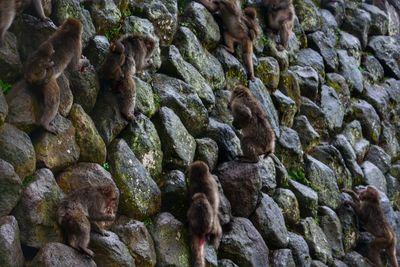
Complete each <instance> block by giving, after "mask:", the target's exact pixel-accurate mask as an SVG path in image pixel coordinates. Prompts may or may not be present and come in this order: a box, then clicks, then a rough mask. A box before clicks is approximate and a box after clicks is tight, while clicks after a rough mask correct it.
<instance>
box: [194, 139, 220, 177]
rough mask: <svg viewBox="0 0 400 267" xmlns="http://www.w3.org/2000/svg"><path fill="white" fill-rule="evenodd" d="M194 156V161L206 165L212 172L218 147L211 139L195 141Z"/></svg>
mask: <svg viewBox="0 0 400 267" xmlns="http://www.w3.org/2000/svg"><path fill="white" fill-rule="evenodd" d="M196 143H197V145H196V154H195V156H194V159H195V160H201V161H203V162H205V163H207V165H208V167H209V169H210V170H211V171H212V170H214V168H215V167H216V166H217V162H218V145H217V143H216V142H215V141H214V140H212V139H211V138H202V139H196Z"/></svg>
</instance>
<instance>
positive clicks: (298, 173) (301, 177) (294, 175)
mask: <svg viewBox="0 0 400 267" xmlns="http://www.w3.org/2000/svg"><path fill="white" fill-rule="evenodd" d="M288 175H289V177H290V178H291V179H292V180H295V181H297V182H299V183H301V184H304V185H306V186H311V182H310V181H309V180H308V179H307V178H306V176H305V174H304V169H303V168H302V167H299V168H290V169H289V170H288Z"/></svg>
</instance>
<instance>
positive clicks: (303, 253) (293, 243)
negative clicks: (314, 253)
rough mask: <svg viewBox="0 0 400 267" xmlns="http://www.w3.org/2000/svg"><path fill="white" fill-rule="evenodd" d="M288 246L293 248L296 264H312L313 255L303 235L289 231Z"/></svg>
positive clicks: (308, 266) (307, 266) (308, 265)
mask: <svg viewBox="0 0 400 267" xmlns="http://www.w3.org/2000/svg"><path fill="white" fill-rule="evenodd" d="M288 247H289V248H290V249H291V250H292V254H293V258H294V261H295V263H296V266H304V267H310V266H311V260H312V259H311V256H310V251H309V249H308V245H307V242H306V241H305V240H304V238H303V237H302V236H301V235H298V234H295V233H292V232H289V244H288Z"/></svg>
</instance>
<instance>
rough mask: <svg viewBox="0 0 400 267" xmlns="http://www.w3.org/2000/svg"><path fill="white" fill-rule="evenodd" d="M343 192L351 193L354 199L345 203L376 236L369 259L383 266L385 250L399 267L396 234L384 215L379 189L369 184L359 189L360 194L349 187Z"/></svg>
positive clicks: (376, 264) (391, 260)
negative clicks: (381, 253)
mask: <svg viewBox="0 0 400 267" xmlns="http://www.w3.org/2000/svg"><path fill="white" fill-rule="evenodd" d="M343 192H346V193H348V194H350V196H351V198H352V200H353V201H345V204H348V205H350V206H351V207H352V208H353V209H354V211H355V213H356V215H357V217H358V218H359V219H360V221H361V222H362V223H363V227H364V228H365V230H367V231H368V232H369V233H370V234H372V235H373V236H374V237H375V239H374V240H373V241H372V243H371V248H370V251H369V253H368V259H369V260H370V261H371V262H372V263H373V264H374V266H377V267H383V266H384V265H383V263H382V260H381V257H380V252H381V250H385V251H386V253H387V255H388V256H389V261H390V264H391V266H392V267H398V266H399V265H398V263H397V259H396V235H395V233H394V231H393V230H392V228H391V227H390V225H389V224H388V222H387V221H386V219H385V217H384V215H383V210H382V207H381V203H380V200H379V192H378V190H377V189H376V188H374V187H373V186H367V187H366V188H365V189H363V190H361V191H359V192H358V194H357V193H355V192H354V191H352V190H349V189H343Z"/></svg>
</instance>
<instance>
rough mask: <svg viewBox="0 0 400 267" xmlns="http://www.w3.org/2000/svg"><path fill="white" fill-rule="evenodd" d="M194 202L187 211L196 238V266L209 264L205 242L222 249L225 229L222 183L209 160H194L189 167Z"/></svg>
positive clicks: (190, 226)
mask: <svg viewBox="0 0 400 267" xmlns="http://www.w3.org/2000/svg"><path fill="white" fill-rule="evenodd" d="M188 175H189V182H190V184H189V192H190V196H191V205H190V208H189V210H188V213H187V218H188V221H189V230H190V235H191V239H192V242H191V243H192V251H193V255H194V260H195V263H194V266H195V267H205V259H204V244H205V242H206V240H207V238H209V240H210V243H211V244H212V245H213V246H214V247H215V249H218V247H219V242H220V240H221V236H222V229H221V225H220V222H219V217H218V209H219V193H218V185H217V182H216V181H215V179H214V178H213V176H212V175H211V173H210V171H209V169H208V166H207V164H205V163H204V162H202V161H196V162H193V163H192V164H191V165H190V166H189V169H188Z"/></svg>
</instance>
